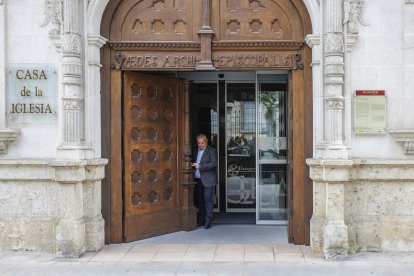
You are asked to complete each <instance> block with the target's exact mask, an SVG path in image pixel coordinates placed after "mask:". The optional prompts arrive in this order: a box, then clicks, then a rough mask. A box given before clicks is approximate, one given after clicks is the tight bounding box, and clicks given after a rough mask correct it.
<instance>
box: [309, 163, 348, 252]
mask: <svg viewBox="0 0 414 276" xmlns="http://www.w3.org/2000/svg"><path fill="white" fill-rule="evenodd" d="M307 164H308V165H309V167H310V177H311V179H312V180H313V182H314V189H313V193H314V194H313V195H314V208H313V215H312V219H311V234H310V235H311V246H312V250H313V251H314V252H321V253H324V254H325V258H326V259H330V260H332V259H335V260H338V259H346V258H347V257H348V250H349V241H348V227H347V225H346V224H345V197H344V195H345V185H346V184H347V183H349V182H350V181H352V180H353V179H354V178H355V177H354V175H353V173H354V171H353V170H352V166H353V164H354V163H353V161H352V160H336V161H335V160H331V161H327V160H317V159H308V160H307Z"/></svg>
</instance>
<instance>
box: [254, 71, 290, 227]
mask: <svg viewBox="0 0 414 276" xmlns="http://www.w3.org/2000/svg"><path fill="white" fill-rule="evenodd" d="M259 75H273V76H275V82H274V83H284V84H286V85H287V83H288V79H289V72H288V71H256V80H255V82H256V225H287V224H288V218H287V217H286V220H259V214H260V208H259V207H260V205H259V204H260V175H259V174H260V164H266V163H267V164H275V165H277V164H286V170H287V166H288V162H287V155H286V160H275V161H272V162H269V163H268V162H263V161H260V160H259V158H260V154H259V142H258V141H259V92H260V91H259V89H260V86H259V84H260V83H259ZM287 89H288V87H287V86H286V96H287V93H288V91H287ZM285 101H286V105H287V104H288V98H287V97H286V98H285ZM286 115H287V114H286ZM288 121H289V120H287V122H286V128H287V123H288ZM286 176H287V174H286ZM286 183H287V181H286ZM286 200H287V197H286ZM288 212H289V204H287V203H286V213H288Z"/></svg>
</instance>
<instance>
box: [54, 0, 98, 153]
mask: <svg viewBox="0 0 414 276" xmlns="http://www.w3.org/2000/svg"><path fill="white" fill-rule="evenodd" d="M79 15H80V9H79V0H64V5H63V20H64V24H63V32H62V58H63V61H62V83H63V97H62V106H63V114H62V117H63V135H62V142H61V144H60V146H59V148H58V156H59V157H60V158H64V159H85V158H90V157H92V156H91V153H92V151H91V147H90V146H89V145H86V144H85V131H84V114H85V112H84V95H83V87H82V84H83V76H82V75H83V68H82V43H81V35H80V16H79ZM88 151H89V152H88Z"/></svg>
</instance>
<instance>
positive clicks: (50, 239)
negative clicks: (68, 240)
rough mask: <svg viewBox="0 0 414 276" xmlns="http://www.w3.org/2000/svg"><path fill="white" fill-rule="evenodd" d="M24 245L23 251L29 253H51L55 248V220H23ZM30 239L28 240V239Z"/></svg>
mask: <svg viewBox="0 0 414 276" xmlns="http://www.w3.org/2000/svg"><path fill="white" fill-rule="evenodd" d="M25 229H26V233H25V234H26V237H28V238H26V243H25V249H26V250H30V251H36V250H38V251H39V250H40V251H44V252H53V251H54V249H55V247H56V239H55V234H54V233H55V230H56V219H54V218H48V217H45V218H33V219H30V220H25ZM29 237H30V238H29Z"/></svg>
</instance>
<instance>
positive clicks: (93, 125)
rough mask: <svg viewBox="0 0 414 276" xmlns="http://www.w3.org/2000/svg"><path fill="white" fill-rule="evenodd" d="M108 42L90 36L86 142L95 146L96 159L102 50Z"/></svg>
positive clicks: (99, 141) (101, 38)
mask: <svg viewBox="0 0 414 276" xmlns="http://www.w3.org/2000/svg"><path fill="white" fill-rule="evenodd" d="M106 42H107V40H106V39H105V38H104V37H102V36H100V35H89V36H88V51H87V64H86V67H87V68H89V69H88V70H87V75H86V79H87V82H86V83H87V89H86V90H85V114H86V117H85V140H86V141H88V142H90V143H91V144H92V145H93V150H94V154H95V157H100V156H101V93H100V90H101V82H100V70H101V67H102V65H101V63H100V49H101V47H102V46H103V45H105V43H106Z"/></svg>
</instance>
